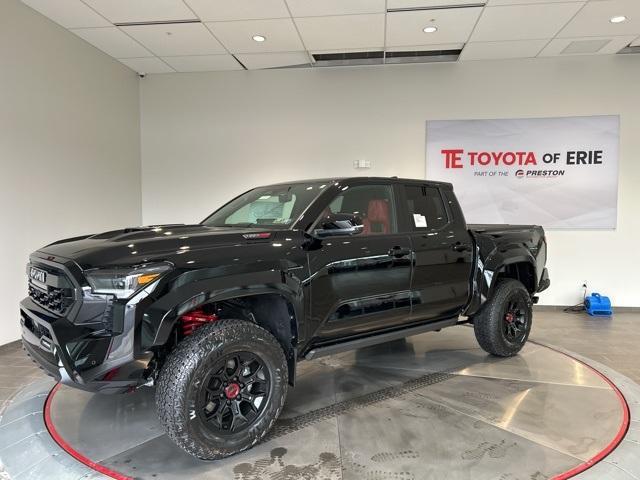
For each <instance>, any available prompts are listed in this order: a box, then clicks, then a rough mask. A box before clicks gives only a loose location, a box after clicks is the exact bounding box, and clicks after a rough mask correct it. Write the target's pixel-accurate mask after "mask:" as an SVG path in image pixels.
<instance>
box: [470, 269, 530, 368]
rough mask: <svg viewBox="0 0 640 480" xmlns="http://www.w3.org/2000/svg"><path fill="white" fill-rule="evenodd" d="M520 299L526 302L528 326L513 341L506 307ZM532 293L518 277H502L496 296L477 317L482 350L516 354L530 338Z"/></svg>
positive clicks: (504, 354) (488, 301) (507, 355)
mask: <svg viewBox="0 0 640 480" xmlns="http://www.w3.org/2000/svg"><path fill="white" fill-rule="evenodd" d="M514 300H515V301H519V302H521V303H522V305H523V311H524V315H525V316H526V325H525V327H524V333H523V335H522V336H519V337H518V339H517V340H516V341H510V340H509V339H508V338H507V335H506V334H505V332H504V322H505V314H506V309H507V306H508V304H509V302H510V301H514ZM532 313H533V312H532V301H531V296H530V294H529V292H528V291H527V289H526V288H525V286H524V285H523V284H522V283H521V282H519V281H518V280H513V279H503V280H499V283H498V284H497V285H496V288H495V290H494V292H493V295H492V296H491V298H489V300H487V302H486V303H485V304H484V306H483V307H482V310H481V311H480V312H479V313H478V314H477V315H475V316H474V318H473V329H474V332H475V334H476V339H477V340H478V343H479V344H480V346H481V347H482V349H483V350H484V351H485V352H487V353H490V354H492V355H496V356H498V357H511V356H513V355H516V354H517V353H518V352H519V351H520V350H521V349H522V347H524V345H525V343H527V339H528V338H529V332H530V331H531V324H532V320H533V315H532Z"/></svg>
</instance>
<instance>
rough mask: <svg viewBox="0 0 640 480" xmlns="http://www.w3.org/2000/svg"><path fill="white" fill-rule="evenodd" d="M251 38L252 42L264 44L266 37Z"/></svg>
mask: <svg viewBox="0 0 640 480" xmlns="http://www.w3.org/2000/svg"><path fill="white" fill-rule="evenodd" d="M251 38H253V41H254V42H264V41H265V40H266V39H267V37H265V36H263V35H254V36H253V37H251Z"/></svg>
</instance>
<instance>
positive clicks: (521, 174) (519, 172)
mask: <svg viewBox="0 0 640 480" xmlns="http://www.w3.org/2000/svg"><path fill="white" fill-rule="evenodd" d="M516 178H524V170H516Z"/></svg>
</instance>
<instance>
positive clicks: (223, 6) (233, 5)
mask: <svg viewBox="0 0 640 480" xmlns="http://www.w3.org/2000/svg"><path fill="white" fill-rule="evenodd" d="M185 1H186V2H187V4H188V5H189V6H190V7H191V9H192V10H193V11H194V12H195V13H196V14H197V15H198V16H199V17H200V20H202V21H203V22H208V21H220V20H256V19H261V18H289V11H288V10H287V5H286V4H285V3H284V0H232V1H229V0H185Z"/></svg>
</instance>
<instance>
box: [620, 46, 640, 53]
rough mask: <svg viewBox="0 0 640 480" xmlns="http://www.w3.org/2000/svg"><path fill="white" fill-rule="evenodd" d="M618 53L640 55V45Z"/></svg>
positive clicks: (625, 48)
mask: <svg viewBox="0 0 640 480" xmlns="http://www.w3.org/2000/svg"><path fill="white" fill-rule="evenodd" d="M618 53H640V45H629V46H628V47H624V48H623V49H622V50H620V51H619V52H618Z"/></svg>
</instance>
